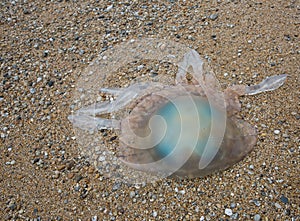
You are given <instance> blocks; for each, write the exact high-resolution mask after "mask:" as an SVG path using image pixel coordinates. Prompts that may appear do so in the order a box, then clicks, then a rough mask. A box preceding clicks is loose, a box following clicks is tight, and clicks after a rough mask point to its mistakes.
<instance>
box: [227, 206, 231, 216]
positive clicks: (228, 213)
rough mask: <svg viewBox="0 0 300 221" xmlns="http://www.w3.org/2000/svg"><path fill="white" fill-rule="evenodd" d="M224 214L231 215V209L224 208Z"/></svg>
mask: <svg viewBox="0 0 300 221" xmlns="http://www.w3.org/2000/svg"><path fill="white" fill-rule="evenodd" d="M225 214H226V215H227V216H232V210H231V209H228V208H226V209H225Z"/></svg>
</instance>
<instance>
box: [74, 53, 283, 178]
mask: <svg viewBox="0 0 300 221" xmlns="http://www.w3.org/2000/svg"><path fill="white" fill-rule="evenodd" d="M179 66H180V68H179V71H178V74H177V76H176V81H175V84H174V85H163V84H159V83H154V82H151V83H149V82H148V83H136V84H132V85H130V86H129V87H127V88H125V89H122V88H120V89H109V88H102V89H101V90H102V91H103V92H105V93H109V94H113V95H114V96H115V97H116V99H115V101H112V102H102V103H99V104H96V105H92V106H88V107H84V108H82V109H79V110H78V111H77V113H76V115H72V116H70V117H69V119H70V121H71V122H72V123H73V124H74V125H75V126H77V127H80V128H82V129H87V130H91V129H92V130H95V129H97V128H103V127H104V128H114V129H116V130H119V131H120V133H119V143H120V146H119V148H118V151H119V152H118V155H117V156H118V158H119V159H120V160H121V161H122V162H123V163H124V164H125V165H127V166H129V167H131V168H134V169H137V170H141V171H145V172H146V173H150V174H161V175H160V176H169V175H172V174H173V175H177V176H180V177H200V176H205V175H207V174H210V173H212V172H214V171H218V170H223V169H226V168H228V167H229V166H231V165H233V164H234V163H237V162H238V161H240V160H241V159H242V158H243V157H245V156H246V155H247V153H249V152H250V151H251V150H252V149H253V147H254V145H255V143H256V131H255V129H254V127H252V126H251V125H249V124H248V123H247V122H245V121H243V120H242V119H239V118H238V117H237V115H236V113H237V112H238V111H240V103H239V100H238V97H239V96H242V95H252V94H256V93H260V92H264V91H269V90H274V89H276V88H278V87H280V86H281V85H282V84H283V83H284V81H285V79H286V75H279V76H273V77H270V78H267V79H266V80H264V81H263V82H261V83H260V84H258V85H255V86H243V85H236V86H233V87H231V88H228V89H226V90H225V91H224V93H223V92H222V91H221V90H220V89H219V87H218V86H217V80H216V79H215V77H214V75H213V73H212V72H211V71H210V70H209V69H206V68H205V67H204V64H203V61H202V60H201V58H200V57H199V55H198V53H197V52H196V51H194V50H190V51H189V52H188V53H186V54H185V56H184V58H183V60H182V62H181V63H180V64H179ZM189 67H192V72H191V74H192V75H193V78H192V79H191V80H190V81H188V80H187V78H186V74H187V70H188V68H189ZM124 108H126V109H129V110H130V111H129V113H128V114H127V116H125V117H124V118H122V119H104V118H101V117H100V115H102V114H106V113H110V114H112V113H114V112H118V111H119V110H121V109H124Z"/></svg>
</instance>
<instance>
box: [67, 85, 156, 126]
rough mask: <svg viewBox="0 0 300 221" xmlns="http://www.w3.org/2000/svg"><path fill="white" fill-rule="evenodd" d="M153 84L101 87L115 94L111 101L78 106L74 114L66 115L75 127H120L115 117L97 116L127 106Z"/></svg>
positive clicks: (106, 91) (104, 90) (103, 90)
mask: <svg viewBox="0 0 300 221" xmlns="http://www.w3.org/2000/svg"><path fill="white" fill-rule="evenodd" d="M150 86H152V88H153V85H150V84H149V83H136V84H132V85H130V86H129V87H127V88H125V89H124V88H120V89H119V88H102V89H100V91H102V92H105V93H109V94H112V95H114V96H116V99H115V100H114V101H112V102H110V101H104V102H100V103H94V104H91V105H89V106H87V107H83V108H80V109H79V110H77V111H76V112H75V114H74V115H70V116H69V117H68V119H69V121H70V122H71V123H72V124H73V125H74V126H76V127H78V128H81V129H83V130H88V131H91V130H97V129H101V128H105V129H107V128H115V129H120V121H119V120H115V119H106V118H101V117H97V116H96V115H100V114H110V113H113V112H115V111H118V110H120V109H121V108H123V107H125V106H127V105H128V104H129V103H130V102H132V101H133V100H134V99H136V98H137V97H138V96H140V95H141V94H144V93H145V92H146V91H148V90H147V89H148V88H149V87H150Z"/></svg>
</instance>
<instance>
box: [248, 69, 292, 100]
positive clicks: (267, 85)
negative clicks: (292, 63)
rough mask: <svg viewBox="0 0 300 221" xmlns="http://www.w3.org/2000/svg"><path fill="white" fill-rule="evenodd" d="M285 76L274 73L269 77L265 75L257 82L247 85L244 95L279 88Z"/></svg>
mask: <svg viewBox="0 0 300 221" xmlns="http://www.w3.org/2000/svg"><path fill="white" fill-rule="evenodd" d="M286 78H287V74H281V75H274V76H271V77H267V78H266V79H264V80H263V81H262V82H260V83H259V84H256V85H252V86H247V87H246V91H245V94H246V95H254V94H258V93H262V92H265V91H273V90H275V89H277V88H279V87H280V86H281V85H283V84H284V82H285V80H286Z"/></svg>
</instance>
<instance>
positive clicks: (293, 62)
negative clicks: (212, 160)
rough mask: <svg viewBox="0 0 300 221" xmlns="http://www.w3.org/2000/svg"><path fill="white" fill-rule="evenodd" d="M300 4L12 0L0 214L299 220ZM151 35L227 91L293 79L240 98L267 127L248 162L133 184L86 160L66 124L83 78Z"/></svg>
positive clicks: (6, 38)
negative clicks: (100, 61)
mask: <svg viewBox="0 0 300 221" xmlns="http://www.w3.org/2000/svg"><path fill="white" fill-rule="evenodd" d="M299 9H300V4H299V1H277V0H271V1H223V0H220V1H151V2H150V1H149V2H148V1H124V2H119V1H84V2H81V1H76V0H73V1H62V0H60V1H47V2H44V1H36V2H34V1H28V0H27V1H26V0H15V1H2V2H1V3H0V15H1V16H0V33H1V34H0V45H1V54H0V63H1V76H0V80H1V81H0V110H1V128H0V135H1V136H0V144H1V153H0V163H1V167H0V171H1V177H0V190H1V200H0V206H1V210H0V219H1V220H300V216H299V214H300V207H299V206H300V200H299V186H300V181H299V172H300V170H299V151H300V140H299V135H300V131H299V128H300V111H299V104H300V99H299V98H300V93H299V91H300V90H299V76H300V69H299V67H300V46H299V30H300V29H299V25H300V15H299ZM147 37H151V38H164V39H169V40H171V41H176V42H180V43H182V44H185V45H187V46H190V47H191V48H193V49H196V50H197V52H198V53H199V54H200V55H201V56H203V57H205V58H209V62H210V66H211V68H212V70H213V71H214V72H215V74H216V76H217V78H218V79H219V81H220V83H221V85H222V87H224V88H226V87H227V86H228V85H232V84H238V83H242V84H249V85H250V84H255V83H258V82H260V81H261V80H263V79H264V78H265V77H267V76H271V75H276V74H284V73H285V74H288V75H289V76H288V79H287V82H286V83H285V84H284V85H283V86H282V87H281V88H279V89H278V90H276V91H273V92H267V93H263V94H259V95H256V96H248V97H243V98H242V99H241V104H242V108H243V111H242V116H243V118H244V119H245V120H246V121H247V122H249V123H251V124H252V125H255V126H256V129H257V131H258V142H257V145H256V146H255V148H254V150H253V151H252V152H251V153H250V154H249V155H248V156H247V157H246V158H245V159H244V160H242V161H241V162H239V163H237V164H236V165H234V166H232V167H231V168H229V169H227V170H226V171H222V172H218V173H215V174H212V175H210V176H207V177H204V178H195V179H190V180H178V179H173V178H165V179H163V180H160V181H157V182H155V183H145V184H142V185H128V184H125V183H122V182H116V181H114V180H113V179H110V178H107V177H104V176H102V174H101V173H99V171H98V170H97V169H96V168H95V167H94V166H93V165H92V163H90V162H89V161H87V160H86V159H85V157H84V156H83V155H82V154H81V151H80V148H79V145H78V142H77V141H78V139H80V138H78V137H76V136H75V134H74V131H73V127H72V124H71V123H70V122H69V121H68V120H67V117H68V115H69V114H70V113H71V111H72V108H71V106H72V102H73V101H72V99H73V93H74V91H75V90H76V82H77V80H78V78H79V77H80V75H81V73H82V72H83V70H85V68H86V67H87V66H88V65H89V64H90V62H91V61H93V60H94V59H95V58H97V57H98V56H99V53H101V52H102V51H104V50H107V49H109V48H110V47H111V46H115V45H118V44H119V43H121V42H123V41H129V40H131V39H137V38H147ZM118 83H119V85H120V86H124V85H125V84H126V83H127V82H125V81H123V80H122V79H121V80H120V81H119V82H118ZM107 136H108V137H107V138H105V139H108V140H109V139H111V137H113V134H112V133H108V135H107ZM113 140H114V139H111V141H113Z"/></svg>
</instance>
